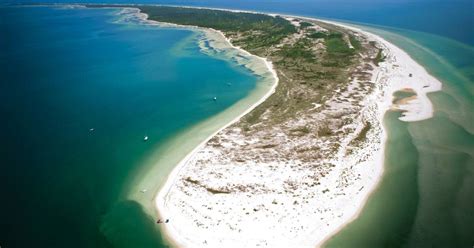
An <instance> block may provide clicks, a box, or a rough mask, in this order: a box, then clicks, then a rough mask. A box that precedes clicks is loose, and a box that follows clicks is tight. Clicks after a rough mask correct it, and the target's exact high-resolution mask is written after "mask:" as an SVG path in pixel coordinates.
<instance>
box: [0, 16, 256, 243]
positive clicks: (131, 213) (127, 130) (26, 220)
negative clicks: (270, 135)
mask: <svg viewBox="0 0 474 248" xmlns="http://www.w3.org/2000/svg"><path fill="white" fill-rule="evenodd" d="M0 16H1V17H0V18H1V23H0V30H1V33H2V38H1V39H0V40H1V42H2V43H1V46H0V47H1V48H2V51H1V54H0V68H1V69H0V75H1V84H0V102H1V105H0V110H1V116H2V121H1V124H0V130H1V134H2V135H1V137H2V149H1V163H0V164H1V170H2V173H1V174H0V192H1V196H2V201H1V202H2V203H1V207H0V208H1V211H0V215H1V217H0V219H1V220H2V221H1V224H0V246H2V247H109V246H114V247H150V246H152V245H154V246H155V247H156V245H157V244H159V243H160V242H161V240H160V236H159V234H157V233H156V232H155V230H154V228H155V227H154V226H155V223H154V221H153V219H151V218H149V217H148V216H147V215H146V214H145V213H144V211H143V210H142V207H141V206H140V205H139V204H137V203H136V202H133V201H130V200H128V199H127V197H126V196H124V194H125V193H124V192H125V191H126V190H127V189H126V185H127V182H128V181H130V180H133V179H132V178H130V177H131V175H133V174H134V173H135V171H137V170H138V169H139V168H140V167H141V166H142V164H143V162H144V161H146V160H147V159H148V158H149V157H150V156H151V154H153V153H154V152H155V150H157V149H159V148H160V146H161V145H162V144H164V143H165V142H166V141H167V140H169V139H170V138H172V137H174V136H176V135H177V134H179V133H181V132H182V131H183V130H186V129H189V128H190V127H191V126H193V125H195V124H196V123H198V122H201V121H203V120H205V119H207V118H209V117H210V116H214V115H216V114H217V113H220V112H222V111H223V110H225V109H227V108H228V107H229V106H231V105H232V104H233V103H235V102H237V101H238V100H240V99H242V98H244V97H246V96H247V95H248V94H249V92H251V91H253V90H254V89H255V86H256V82H257V78H256V77H255V76H254V75H253V74H252V73H251V72H250V71H249V70H247V69H246V68H244V67H242V66H240V65H238V64H236V63H234V62H231V61H226V60H223V59H221V58H216V57H212V56H209V55H206V54H203V53H201V52H200V48H199V46H198V44H197V40H198V39H199V37H198V36H197V34H196V33H195V32H191V31H189V30H180V29H172V28H171V29H170V28H156V27H150V26H145V25H141V24H139V23H138V22H134V21H133V20H123V17H124V16H126V15H123V14H121V15H120V14H119V10H113V9H80V8H76V9H67V8H51V7H14V8H0ZM228 83H231V85H230V86H229V85H228ZM215 96H217V97H218V100H217V101H213V98H214V97H215ZM144 136H148V137H149V139H148V141H146V142H145V141H144ZM168 172H169V171H166V173H168ZM158 247H159V246H158Z"/></svg>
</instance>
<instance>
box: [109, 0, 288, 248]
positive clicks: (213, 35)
mask: <svg viewBox="0 0 474 248" xmlns="http://www.w3.org/2000/svg"><path fill="white" fill-rule="evenodd" d="M111 8H118V9H122V10H125V11H130V10H132V11H135V12H130V13H124V14H135V15H136V16H137V17H138V18H139V19H141V20H142V21H144V22H145V23H146V24H148V25H156V26H159V27H171V28H183V29H187V30H191V31H197V32H199V33H202V34H203V35H204V36H205V38H206V40H207V41H213V43H212V44H211V45H210V47H211V48H212V49H216V50H218V51H217V52H222V50H226V49H229V47H230V49H234V50H236V51H238V52H240V53H242V54H244V55H245V56H246V57H249V58H255V59H257V60H259V61H260V62H263V64H264V65H265V70H266V71H267V72H269V73H270V75H269V76H270V78H268V79H271V81H272V85H271V87H270V88H269V89H268V90H266V93H265V94H264V95H263V96H261V97H260V98H259V99H258V101H256V102H254V103H253V104H252V105H251V106H250V107H248V108H247V109H245V110H244V111H243V112H241V113H240V114H239V115H238V116H237V117H234V118H233V119H232V120H230V121H228V122H226V124H225V125H224V126H221V127H220V128H219V129H218V130H216V131H214V132H213V133H212V134H210V135H208V136H207V137H206V138H205V139H204V140H202V141H201V142H200V143H199V144H198V145H197V146H195V147H194V149H193V150H192V151H190V152H189V153H188V154H187V155H186V156H185V157H184V158H183V159H181V160H180V162H179V163H178V164H176V165H175V166H174V168H173V169H172V170H171V172H170V173H168V175H167V176H166V178H165V180H164V183H161V187H160V188H159V192H158V194H156V195H155V196H154V197H153V203H155V204H156V205H158V204H159V203H158V202H159V201H158V199H159V198H160V196H161V195H163V194H165V193H166V192H165V191H167V190H169V188H170V187H171V186H172V184H173V182H174V180H171V179H173V178H174V177H175V175H176V174H177V173H178V172H179V171H180V169H181V168H182V167H183V166H184V165H186V162H187V161H188V160H189V159H190V158H192V156H193V155H194V154H195V153H196V152H197V151H198V150H199V149H201V148H202V147H203V146H204V145H205V144H206V143H207V142H208V141H209V140H210V139H211V138H213V137H214V136H215V135H216V134H217V133H219V132H220V131H222V130H223V129H225V128H227V127H228V126H230V125H232V124H234V123H236V122H238V121H239V120H240V119H241V118H242V117H243V116H245V115H246V114H248V113H249V112H250V111H252V110H253V109H254V108H256V107H257V106H258V105H260V104H261V103H262V102H264V101H265V100H266V99H267V98H268V97H270V96H271V95H272V94H273V93H274V92H275V89H276V87H277V86H278V81H279V78H278V76H277V72H276V71H275V69H274V68H273V65H272V62H270V61H268V60H267V59H266V58H262V57H259V56H257V55H254V54H251V53H249V52H248V51H246V50H244V49H242V48H240V47H237V46H235V45H233V44H232V43H231V42H230V40H229V39H228V38H227V37H226V36H225V35H224V33H223V32H222V31H220V30H215V29H212V28H202V27H197V26H191V25H178V24H174V23H166V22H157V21H153V20H149V19H148V15H147V14H146V13H142V12H141V10H140V9H139V8H138V7H111ZM218 42H224V43H225V44H224V47H222V46H219V45H222V44H217V45H216V44H215V43H218ZM225 45H228V46H229V47H225ZM199 46H200V48H201V52H203V53H206V52H204V51H203V47H202V46H201V44H199ZM210 56H213V55H212V54H211V55H210ZM218 57H219V58H220V59H222V58H221V57H220V56H218ZM222 57H226V56H225V55H223V56H222ZM225 59H230V57H229V58H225ZM236 63H237V64H240V65H243V66H245V67H246V69H248V70H250V71H251V72H252V73H253V74H254V75H256V76H257V77H262V78H265V75H263V73H261V72H258V71H257V69H258V68H257V69H256V68H252V65H250V63H249V62H239V61H236ZM261 81H265V80H264V79H263V80H262V79H260V80H258V82H257V84H264V83H265V82H261ZM257 90H258V85H257V87H256V89H254V90H253V91H257ZM250 97H252V96H251V94H250V95H249V96H246V97H245V98H244V99H242V100H240V101H238V102H236V103H235V104H234V105H233V106H235V105H238V104H240V103H241V101H243V100H248V99H247V98H250ZM230 108H232V107H230ZM223 112H224V113H221V114H225V112H230V111H229V109H226V110H224V111H223ZM218 115H220V114H218ZM214 117H216V116H214ZM212 119H214V118H213V117H211V118H209V119H208V120H205V121H204V122H203V123H206V122H208V121H209V122H212ZM203 123H199V124H197V126H200V125H201V124H203ZM192 129H193V128H190V130H192ZM134 194H136V189H134V190H130V192H129V195H132V198H135V197H133V195H134ZM155 204H154V206H155V210H156V213H157V215H158V216H159V218H161V219H166V218H165V217H163V216H165V215H166V214H165V213H162V211H160V210H159V209H160V208H159V207H156V205H155ZM159 229H160V230H161V231H162V234H163V238H164V239H165V240H166V242H167V243H169V244H172V245H173V246H175V247H179V245H180V244H179V242H178V241H177V240H176V239H174V238H173V237H175V236H174V235H173V233H172V231H170V230H169V229H167V228H165V227H162V226H160V227H159Z"/></svg>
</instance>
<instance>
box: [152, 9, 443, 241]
mask: <svg viewBox="0 0 474 248" xmlns="http://www.w3.org/2000/svg"><path fill="white" fill-rule="evenodd" d="M288 17H289V18H299V19H308V18H304V17H290V16H288ZM319 21H321V20H319ZM331 23H332V24H335V25H339V26H343V27H345V28H348V29H351V30H354V31H356V32H357V33H359V34H360V35H361V36H365V37H366V38H368V39H370V40H373V41H375V42H377V44H378V46H379V47H380V48H382V49H383V51H384V55H385V56H386V59H385V61H384V62H382V63H380V64H379V67H377V68H376V69H374V70H373V71H372V80H371V82H372V83H373V84H375V86H376V90H375V91H374V92H372V93H371V94H370V95H368V96H367V97H365V99H364V100H363V104H364V108H363V112H362V113H361V116H363V117H364V118H365V119H367V120H370V121H371V123H376V125H375V126H373V128H372V130H373V131H371V132H369V134H368V135H367V139H368V141H367V142H365V143H364V145H362V146H360V148H359V149H357V150H356V151H354V152H352V153H350V154H349V155H348V154H347V151H346V150H345V146H347V145H348V143H349V142H350V140H352V139H353V137H348V138H347V140H342V141H341V146H342V148H341V149H340V150H339V151H338V153H337V156H336V157H335V158H331V161H322V162H330V163H331V164H333V165H335V169H334V170H332V171H331V172H330V173H329V172H328V174H327V175H326V176H325V177H324V178H322V179H321V181H320V184H319V185H318V186H317V187H316V191H314V192H309V191H305V190H304V189H301V190H300V191H298V195H296V196H295V195H285V194H284V193H282V192H284V190H282V188H280V186H281V185H282V183H283V182H286V181H288V180H303V181H304V180H306V176H307V175H306V174H305V172H304V171H284V170H278V169H276V170H269V169H267V168H272V166H273V165H272V164H265V165H262V164H258V163H249V164H246V165H244V166H242V165H235V166H232V165H230V168H231V169H228V168H229V165H227V167H225V168H226V169H225V170H224V171H226V175H219V176H216V175H215V173H216V172H217V171H218V172H222V171H223V170H222V168H217V167H216V168H215V170H214V169H209V170H208V171H202V168H196V167H195V164H196V162H197V161H202V160H210V161H213V160H214V158H215V154H218V153H219V151H216V150H215V149H214V148H213V147H212V146H209V145H208V141H209V140H210V139H211V138H212V137H214V136H215V135H218V134H221V135H223V136H225V137H228V138H232V136H229V135H228V134H229V133H232V130H226V129H227V128H228V127H229V126H230V125H231V124H233V123H235V122H237V121H238V120H239V119H240V118H241V117H242V116H243V115H245V114H247V113H248V112H250V111H251V110H252V109H253V108H255V107H256V106H258V105H259V104H260V103H262V102H263V101H265V99H266V98H268V97H269V96H270V95H271V94H272V93H273V92H274V90H275V87H276V85H277V82H278V77H277V74H276V72H275V70H274V69H273V67H272V64H271V62H270V61H267V60H266V59H265V58H260V57H257V56H254V55H251V54H249V53H248V52H246V51H244V50H242V49H240V48H238V47H235V46H233V45H232V44H231V43H230V41H229V40H228V39H226V38H225V37H224V35H223V34H222V33H221V32H219V31H216V30H210V29H203V31H204V32H205V34H206V39H208V41H209V44H210V45H209V46H210V48H212V50H214V51H217V52H218V53H222V51H226V52H225V54H226V56H227V58H228V59H233V60H236V61H238V62H239V58H240V56H236V54H241V55H243V56H242V58H243V60H245V61H246V62H242V61H240V62H241V63H243V64H244V65H245V66H247V68H249V69H251V70H252V71H254V72H255V73H257V74H259V75H263V78H266V79H267V80H270V81H271V82H272V86H271V87H267V88H266V92H265V94H261V95H260V97H258V98H253V100H254V102H253V103H252V104H248V105H247V108H246V109H245V110H242V109H241V110H239V111H235V112H234V113H239V114H238V115H237V116H236V117H235V118H233V119H230V121H228V122H227V123H223V124H221V127H220V128H219V129H218V130H217V131H215V132H213V133H212V134H211V135H209V136H208V137H207V138H205V139H204V140H203V141H202V142H201V143H200V144H199V145H198V146H197V147H195V148H194V149H193V150H192V152H190V153H189V154H187V155H186V157H185V158H184V159H183V160H182V161H181V162H180V163H179V164H178V165H176V167H175V168H174V169H173V171H172V172H171V173H170V175H169V176H168V178H167V181H166V183H165V184H164V185H163V187H162V188H161V189H160V191H159V194H158V195H157V196H156V199H155V204H156V209H157V210H158V212H159V215H160V217H161V218H163V219H170V220H171V221H170V223H167V224H166V225H163V230H164V231H165V232H166V235H167V237H168V238H169V239H170V240H171V241H172V242H173V243H175V244H176V245H177V246H180V247H315V246H318V245H321V244H322V243H323V242H324V241H325V240H326V239H327V238H328V237H330V236H331V235H332V234H334V233H335V232H337V231H338V230H340V229H341V228H342V227H343V226H344V225H346V224H347V223H349V222H350V221H351V220H352V219H354V218H356V217H357V215H358V213H359V212H360V210H361V209H362V208H363V206H364V203H365V202H366V200H367V198H368V196H369V195H370V192H372V191H373V189H374V188H375V187H376V185H377V183H378V181H379V180H380V178H381V176H382V173H383V158H384V157H383V152H384V143H385V139H386V134H385V131H384V129H383V126H382V121H383V116H384V113H385V112H386V111H387V110H389V109H394V108H396V109H400V110H404V111H405V112H404V115H403V117H401V120H403V121H417V120H422V119H426V118H430V117H431V116H432V111H433V110H432V106H431V102H430V101H429V99H428V98H427V96H426V94H427V93H429V92H433V91H436V90H440V88H441V83H440V82H439V81H438V80H437V79H435V78H434V77H432V76H431V75H429V74H428V73H427V71H426V70H425V69H424V68H423V67H422V66H420V65H419V64H417V63H416V62H415V61H414V60H413V59H412V58H410V56H409V55H408V54H407V53H405V52H404V51H402V50H401V49H399V48H398V47H396V46H395V45H393V44H391V43H389V42H388V41H386V40H384V39H382V38H381V37H379V36H376V35H374V34H371V33H368V32H365V31H362V30H360V29H358V28H354V27H350V26H346V25H344V24H341V23H335V22H331ZM202 49H203V52H209V51H206V49H209V47H202ZM211 52H212V51H211ZM249 57H250V58H253V59H249ZM249 61H251V62H249ZM402 89H411V90H413V91H414V92H415V93H416V97H415V98H413V99H412V100H410V101H407V102H405V104H399V105H397V106H393V105H392V99H393V98H392V95H393V93H394V92H396V91H399V90H402ZM335 107H337V106H335ZM355 128H356V129H358V130H360V129H362V128H363V126H362V125H360V126H358V127H355ZM224 131H226V132H224ZM226 135H227V136H226ZM234 142H244V141H239V140H234ZM220 155H221V156H225V154H220ZM295 162H297V161H295ZM277 163H278V161H275V164H277ZM260 165H262V166H260ZM275 167H277V166H275ZM277 168H278V167H277ZM197 169H199V170H200V171H199V172H198V171H196V170H197ZM213 173H214V175H213ZM202 175H213V176H209V177H208V178H202ZM193 176H195V177H196V178H199V179H200V180H204V181H206V184H207V185H215V186H219V185H222V184H223V183H233V184H242V185H244V184H249V182H251V183H253V184H259V185H265V187H266V188H269V189H271V190H268V191H265V192H261V193H259V194H258V195H252V194H248V193H242V194H238V195H234V194H209V193H208V192H205V191H204V192H186V191H183V190H182V187H180V185H181V184H180V183H181V181H183V180H185V179H187V178H191V177H193ZM152 178H153V176H152V175H151V176H150V178H149V179H147V180H152ZM193 178H194V177H193ZM216 178H219V180H216ZM190 180H192V179H190ZM342 182H344V183H342ZM181 186H182V185H181ZM313 189H314V188H313ZM308 195H312V196H314V197H311V198H306V197H305V196H308ZM295 199H298V200H295Z"/></svg>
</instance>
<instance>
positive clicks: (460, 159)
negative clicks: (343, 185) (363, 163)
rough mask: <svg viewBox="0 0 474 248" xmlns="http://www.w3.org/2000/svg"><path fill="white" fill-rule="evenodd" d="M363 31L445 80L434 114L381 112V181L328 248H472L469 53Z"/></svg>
mask: <svg viewBox="0 0 474 248" xmlns="http://www.w3.org/2000/svg"><path fill="white" fill-rule="evenodd" d="M364 29H366V30H368V31H371V32H374V33H377V34H379V35H381V36H382V37H384V38H385V39H387V40H389V41H390V42H392V43H394V44H395V45H397V46H399V47H401V48H402V49H404V50H405V51H406V52H408V53H409V54H410V55H411V56H412V57H413V58H414V59H415V60H417V61H418V62H419V63H420V64H421V65H423V66H424V67H425V68H426V69H427V70H428V71H429V72H430V73H431V74H432V75H434V76H435V77H437V78H438V79H440V80H441V81H442V83H443V89H442V90H441V91H439V92H434V93H430V94H429V95H428V96H429V98H430V100H431V101H432V103H433V106H434V116H433V118H431V119H427V120H423V121H418V122H410V123H406V122H402V121H400V120H398V119H397V117H398V115H399V113H397V112H389V113H387V114H386V116H385V118H384V122H385V125H386V127H387V131H388V141H387V150H386V154H385V155H386V159H385V170H386V171H385V174H384V176H383V178H382V181H381V183H380V185H379V187H378V188H377V189H376V190H375V191H374V193H373V194H372V195H371V196H370V198H369V200H368V202H367V204H366V206H365V207H364V209H363V211H362V213H361V215H360V217H359V218H357V219H356V220H355V221H353V222H352V223H350V224H349V225H348V226H347V227H346V228H344V229H343V230H342V231H341V232H339V233H338V234H336V235H335V236H334V237H333V238H332V239H330V240H329V241H328V242H327V243H326V244H325V247H354V246H358V247H471V246H472V245H473V244H474V236H472V233H471V232H472V230H474V215H473V213H474V212H473V210H472V209H474V174H473V171H474V135H473V133H474V113H473V112H472V109H473V108H474V100H473V99H474V84H473V77H472V73H473V71H472V69H471V68H472V67H473V63H474V53H473V50H472V49H471V48H470V47H469V46H466V45H463V44H460V43H458V42H454V41H452V40H448V39H445V38H443V37H437V36H433V35H428V34H423V33H417V32H412V31H406V30H393V29H391V30H390V29H389V30H390V32H387V31H385V30H380V29H375V28H373V27H365V28H364ZM422 45H423V46H422ZM447 51H450V52H447Z"/></svg>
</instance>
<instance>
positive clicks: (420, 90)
mask: <svg viewBox="0 0 474 248" xmlns="http://www.w3.org/2000/svg"><path fill="white" fill-rule="evenodd" d="M166 6H169V5H166ZM177 7H183V6H177ZM190 8H197V9H199V8H200V7H190ZM202 9H215V8H202ZM218 10H225V11H233V12H249V13H259V14H267V15H273V14H268V13H263V12H253V11H240V10H228V9H218ZM142 14H143V13H142ZM144 15H146V14H144ZM278 15H279V14H278ZM280 16H282V17H288V18H298V19H307V20H314V21H320V22H324V23H329V24H333V25H336V26H339V27H343V28H346V29H350V30H353V31H355V32H357V33H360V34H363V35H366V36H368V37H370V38H371V39H375V40H377V43H378V44H382V45H383V50H384V51H385V52H391V53H389V54H388V55H393V56H395V57H397V55H398V56H400V57H402V59H404V60H403V62H405V63H406V62H409V63H408V64H416V65H417V66H418V67H419V68H416V70H415V71H417V72H416V73H417V75H418V74H421V75H422V76H423V78H424V79H427V81H433V82H435V85H431V84H428V86H427V85H425V86H423V87H417V86H419V85H417V84H416V83H414V84H413V83H412V84H410V83H406V82H405V83H404V82H402V81H403V80H401V79H403V78H401V79H400V81H399V82H398V84H397V83H395V84H396V85H393V82H391V84H390V85H388V84H386V82H385V85H384V86H385V87H384V88H383V92H382V96H383V101H382V102H379V103H378V107H379V108H380V110H381V111H379V113H378V114H379V116H378V117H379V119H378V120H379V121H380V123H381V124H382V126H383V117H384V115H385V113H386V111H389V110H391V109H394V108H393V104H392V94H393V93H394V92H396V91H398V90H402V89H404V88H412V89H413V88H416V90H415V89H413V90H414V91H415V92H416V93H417V96H418V98H417V99H419V100H420V101H408V102H407V104H403V106H401V107H399V108H397V110H405V111H408V116H407V115H405V114H404V116H402V117H401V118H400V120H402V121H418V120H422V119H428V118H430V117H431V116H432V112H433V110H432V106H431V102H430V100H429V99H428V98H427V96H426V94H427V93H429V92H433V91H437V90H440V89H441V83H440V82H439V81H438V80H437V79H435V78H434V77H432V76H431V75H429V73H428V72H427V71H426V70H425V69H424V68H423V67H422V66H420V65H419V64H418V63H416V62H415V61H414V60H413V59H412V58H411V57H410V56H409V55H408V54H407V53H406V52H404V51H403V50H401V49H400V48H398V47H396V46H395V45H393V44H392V43H390V42H388V41H386V40H384V39H383V38H381V37H380V36H378V35H375V34H372V33H370V32H366V31H363V30H361V29H359V28H356V27H351V26H347V25H346V24H343V23H339V22H333V21H325V20H320V19H315V18H308V17H299V16H289V15H280ZM171 25H172V26H178V27H184V28H193V29H194V28H197V29H200V30H202V31H203V32H204V33H206V32H211V33H218V34H219V35H220V36H222V38H223V39H224V40H225V41H226V42H227V43H228V44H229V45H230V46H231V47H232V48H233V49H238V50H240V51H241V52H244V53H245V54H246V55H248V56H255V55H252V54H250V53H249V52H247V51H245V50H243V49H241V48H240V47H236V46H234V45H232V43H231V42H230V40H229V39H228V38H227V37H225V35H224V34H223V33H222V32H221V31H219V30H214V29H209V28H200V27H195V26H183V25H176V24H171ZM206 36H207V35H206ZM394 51H395V54H393V53H394ZM255 57H257V58H259V59H262V60H263V61H264V62H265V65H266V67H267V69H268V70H269V71H271V72H272V75H273V76H274V77H275V78H276V79H275V80H276V82H275V84H274V85H273V87H272V88H271V90H269V91H268V92H267V93H266V94H265V95H264V96H263V97H262V98H260V99H259V100H258V101H257V102H256V103H254V104H253V105H252V106H250V107H249V108H248V109H246V110H245V111H244V112H243V113H241V114H240V115H239V116H237V117H235V118H234V119H233V120H231V121H230V122H228V123H227V124H226V125H224V126H223V127H221V128H219V130H217V131H215V132H214V133H213V134H212V135H210V136H208V137H207V138H206V139H204V140H203V141H202V142H201V143H200V144H199V145H198V146H196V147H195V148H194V149H193V150H192V151H191V152H190V153H188V154H187V155H186V156H185V157H184V158H183V159H182V160H181V161H180V162H179V163H178V164H177V165H176V166H175V168H174V169H173V170H172V172H171V173H170V174H169V175H168V176H167V179H166V182H165V184H164V185H163V186H162V187H161V189H160V191H159V193H158V194H157V195H156V197H155V198H154V202H155V207H156V210H157V211H158V213H159V214H163V215H166V213H163V211H162V209H164V201H160V199H165V198H166V194H167V193H168V192H169V190H170V188H171V186H172V185H173V183H174V182H175V180H176V177H177V174H178V173H179V172H180V170H181V169H182V168H183V167H184V166H185V165H186V163H187V162H188V161H189V160H190V159H191V158H192V157H193V156H194V155H195V154H196V152H197V151H199V150H200V149H201V148H202V147H203V146H204V145H205V144H206V143H207V142H208V141H209V140H210V139H211V138H212V137H214V136H215V135H216V134H217V133H219V132H220V131H222V130H223V129H225V128H227V127H228V126H230V125H232V124H233V123H235V122H237V121H239V120H240V118H242V117H243V116H244V115H246V114H247V113H249V112H250V111H252V110H253V109H254V108H255V107H257V106H258V105H259V104H261V103H262V102H264V101H265V100H266V99H267V98H268V97H269V96H270V95H271V94H273V92H274V91H275V88H276V86H277V83H278V77H277V75H276V71H275V70H274V69H273V67H272V65H271V62H269V61H267V60H266V59H265V58H261V57H258V56H255ZM410 60H411V61H410ZM384 63H385V62H384ZM379 68H383V65H382V66H379ZM420 69H421V70H420ZM379 73H380V71H379ZM424 74H426V75H428V77H427V78H426V75H424ZM376 77H377V78H376V82H375V83H380V80H382V79H379V78H378V73H377V75H376ZM430 77H431V78H430ZM405 79H406V78H405ZM433 79H434V80H433ZM386 80H388V78H385V81H386ZM436 81H438V82H436ZM436 83H439V84H437V85H436ZM417 106H418V107H417ZM420 106H421V107H420ZM427 106H428V107H427ZM412 112H414V113H412ZM380 135H381V137H380V140H381V142H382V143H381V147H380V150H379V152H378V153H377V155H376V156H375V158H374V159H373V161H378V163H377V164H378V165H379V166H380V167H381V168H380V172H379V175H378V176H377V177H376V180H375V181H374V182H373V184H372V185H370V186H369V187H370V191H369V192H368V193H367V194H366V195H365V197H364V198H363V199H362V201H361V204H360V207H359V208H357V209H356V212H355V213H354V214H353V215H352V217H351V218H350V219H347V220H346V221H345V222H344V223H343V224H342V225H341V226H340V227H339V228H337V229H336V230H334V231H333V232H331V233H330V234H328V235H326V236H325V238H324V239H322V240H321V241H320V242H319V243H317V244H316V246H320V245H321V244H324V242H326V241H327V240H328V239H330V238H331V237H332V236H333V235H334V234H335V233H337V232H338V231H340V230H341V229H343V228H344V227H345V226H346V225H347V224H349V223H351V222H352V221H353V220H354V219H356V218H357V217H358V216H359V214H360V213H361V212H362V210H363V208H364V206H365V203H366V202H367V200H368V199H369V198H370V196H371V195H372V193H373V192H374V191H375V190H376V189H377V185H378V184H379V182H380V180H382V178H383V176H384V173H383V167H384V158H385V156H384V152H385V148H386V147H385V146H386V140H387V131H386V129H385V127H383V128H382V132H381V133H380ZM160 209H161V210H160ZM161 230H163V231H164V232H165V234H166V235H164V236H167V237H166V239H167V240H168V241H170V242H171V243H173V244H177V245H181V243H182V242H180V241H179V239H177V238H176V237H179V236H178V235H176V233H177V231H176V230H169V228H161ZM173 234H174V235H173Z"/></svg>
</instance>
